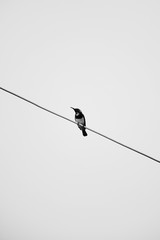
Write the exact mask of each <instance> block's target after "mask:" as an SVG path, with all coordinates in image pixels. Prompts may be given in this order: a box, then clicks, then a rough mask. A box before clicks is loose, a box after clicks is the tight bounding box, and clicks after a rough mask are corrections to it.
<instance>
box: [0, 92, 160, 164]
mask: <svg viewBox="0 0 160 240" xmlns="http://www.w3.org/2000/svg"><path fill="white" fill-rule="evenodd" d="M0 89H1V90H2V91H5V92H7V93H9V94H11V95H13V96H15V97H17V98H20V99H22V100H24V101H26V102H28V103H30V104H32V105H34V106H36V107H38V108H40V109H42V110H44V111H46V112H49V113H51V114H54V115H56V116H57V117H60V118H63V119H65V120H67V121H69V122H72V123H74V124H77V123H76V122H74V121H72V120H71V119H69V118H66V117H64V116H62V115H60V114H57V113H55V112H53V111H51V110H49V109H47V108H44V107H42V106H40V105H38V104H36V103H34V102H32V101H30V100H28V99H26V98H24V97H21V96H19V95H18V94H16V93H13V92H11V91H8V90H7V89H5V88H2V87H0ZM86 129H87V130H89V131H91V132H93V133H95V134H97V135H100V136H101V137H104V138H106V139H108V140H110V141H112V142H114V143H116V144H119V145H120V146H122V147H125V148H128V149H129V150H131V151H134V152H136V153H138V154H141V155H143V156H144V157H147V158H149V159H151V160H153V161H155V162H158V163H160V161H159V160H157V159H155V158H153V157H151V156H149V155H147V154H145V153H142V152H140V151H138V150H136V149H134V148H131V147H129V146H127V145H125V144H123V143H120V142H118V141H116V140H114V139H112V138H110V137H107V136H106V135H104V134H101V133H99V132H97V131H95V130H93V129H91V128H88V127H86Z"/></svg>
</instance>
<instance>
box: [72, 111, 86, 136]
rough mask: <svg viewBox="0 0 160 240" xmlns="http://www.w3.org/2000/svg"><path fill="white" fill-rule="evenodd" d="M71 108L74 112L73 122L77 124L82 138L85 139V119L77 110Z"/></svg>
mask: <svg viewBox="0 0 160 240" xmlns="http://www.w3.org/2000/svg"><path fill="white" fill-rule="evenodd" d="M71 108H72V109H73V110H74V111H75V121H76V122H77V125H78V127H79V129H80V130H81V131H82V134H83V136H84V137H86V136H87V132H86V128H85V126H86V119H85V116H84V114H83V113H82V111H81V110H80V109H79V108H73V107H71Z"/></svg>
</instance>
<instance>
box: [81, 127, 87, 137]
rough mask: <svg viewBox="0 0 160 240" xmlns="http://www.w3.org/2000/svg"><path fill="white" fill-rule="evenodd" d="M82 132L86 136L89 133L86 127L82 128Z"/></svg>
mask: <svg viewBox="0 0 160 240" xmlns="http://www.w3.org/2000/svg"><path fill="white" fill-rule="evenodd" d="M82 133H83V136H84V137H86V136H87V135H88V134H87V132H86V129H85V128H83V129H82Z"/></svg>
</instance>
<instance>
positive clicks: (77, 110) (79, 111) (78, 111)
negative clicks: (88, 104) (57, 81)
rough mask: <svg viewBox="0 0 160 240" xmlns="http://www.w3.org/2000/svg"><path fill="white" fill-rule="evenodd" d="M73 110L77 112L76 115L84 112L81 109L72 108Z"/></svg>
mask: <svg viewBox="0 0 160 240" xmlns="http://www.w3.org/2000/svg"><path fill="white" fill-rule="evenodd" d="M71 108H72V109H73V110H74V111H75V113H81V112H82V111H81V110H80V109H79V108H73V107H71Z"/></svg>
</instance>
